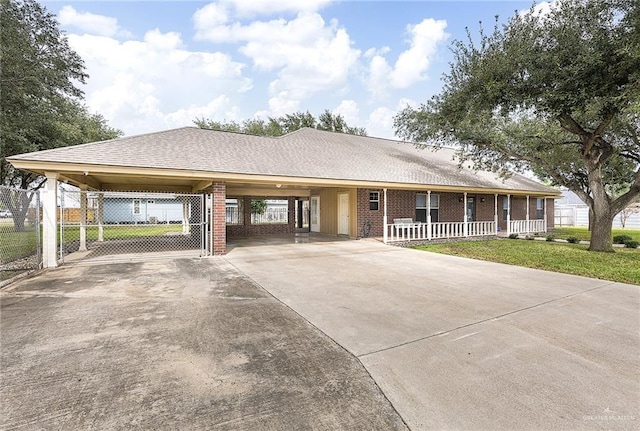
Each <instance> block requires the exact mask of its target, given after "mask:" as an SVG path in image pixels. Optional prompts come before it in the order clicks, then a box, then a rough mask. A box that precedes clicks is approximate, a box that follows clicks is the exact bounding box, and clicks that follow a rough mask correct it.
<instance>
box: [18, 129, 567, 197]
mask: <svg viewBox="0 0 640 431" xmlns="http://www.w3.org/2000/svg"><path fill="white" fill-rule="evenodd" d="M454 155H455V151H454V150H452V149H446V148H443V149H440V150H439V151H432V150H429V149H418V148H416V147H415V146H414V145H412V144H410V143H406V142H400V141H394V140H388V139H380V138H372V137H364V136H355V135H347V134H341V133H332V132H324V131H320V130H316V129H311V128H305V129H301V130H298V131H296V132H293V133H290V134H288V135H285V136H281V137H276V138H273V137H262V136H253V135H246V134H240V133H230V132H220V131H214V130H204V129H199V128H196V127H183V128H179V129H173V130H167V131H162V132H156V133H149V134H144V135H137V136H131V137H124V138H119V139H113V140H109V141H103V142H94V143H89V144H83V145H77V146H71V147H63V148H56V149H52V150H46V151H39V152H34V153H27V154H21V155H17V156H13V157H11V158H9V160H22V161H41V162H57V163H81V164H89V165H107V166H123V167H140V168H161V169H172V170H189V171H202V172H211V173H237V174H257V175H277V176H286V177H297V178H314V179H335V180H355V181H367V182H385V183H399V184H419V185H433V186H437V185H442V186H461V187H474V188H488V189H512V190H521V191H535V192H546V193H551V194H554V193H557V192H556V191H555V190H553V189H551V188H549V187H546V186H544V185H542V184H540V183H538V182H536V181H533V180H531V179H528V178H526V177H524V176H521V175H514V176H512V177H511V178H509V179H506V180H502V179H500V178H497V177H496V175H495V174H493V173H491V172H484V171H479V172H477V171H474V170H472V169H468V168H462V169H461V168H459V167H458V163H457V161H456V160H454Z"/></svg>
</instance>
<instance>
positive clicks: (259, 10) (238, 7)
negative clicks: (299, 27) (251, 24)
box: [220, 0, 332, 17]
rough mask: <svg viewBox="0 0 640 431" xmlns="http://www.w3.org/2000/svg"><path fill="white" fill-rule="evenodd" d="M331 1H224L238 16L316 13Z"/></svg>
mask: <svg viewBox="0 0 640 431" xmlns="http://www.w3.org/2000/svg"><path fill="white" fill-rule="evenodd" d="M331 2H332V0H224V1H222V2H220V3H225V4H228V5H229V6H232V7H233V8H234V9H235V11H236V13H237V14H238V15H239V16H245V17H247V16H248V17H252V16H254V15H271V14H276V13H281V12H291V13H297V12H316V11H318V10H320V9H321V8H323V7H324V6H326V5H328V4H330V3H331Z"/></svg>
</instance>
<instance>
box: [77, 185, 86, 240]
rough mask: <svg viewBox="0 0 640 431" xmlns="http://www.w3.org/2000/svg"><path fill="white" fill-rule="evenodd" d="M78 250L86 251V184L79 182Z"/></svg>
mask: <svg viewBox="0 0 640 431" xmlns="http://www.w3.org/2000/svg"><path fill="white" fill-rule="evenodd" d="M78 251H87V186H86V184H80V247H78Z"/></svg>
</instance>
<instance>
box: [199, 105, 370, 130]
mask: <svg viewBox="0 0 640 431" xmlns="http://www.w3.org/2000/svg"><path fill="white" fill-rule="evenodd" d="M194 124H195V125H196V126H198V127H200V128H202V129H212V130H221V131H225V132H236V133H246V134H249V135H260V136H282V135H286V134H287V133H291V132H294V131H296V130H298V129H302V128H303V127H312V128H314V129H318V130H327V131H330V132H338V133H348V134H351V135H360V136H366V135H367V131H366V129H364V128H363V127H351V126H349V125H347V123H346V121H345V120H344V118H343V117H342V115H339V114H338V115H335V114H332V113H331V112H330V111H329V110H325V111H324V112H323V113H322V114H320V116H319V117H318V119H317V120H316V118H315V117H314V116H313V115H312V114H311V113H309V111H307V112H295V113H293V114H286V115H283V116H281V117H277V118H272V117H269V119H268V120H267V121H265V120H261V119H251V120H245V121H244V122H242V123H241V124H240V123H237V122H235V121H229V122H219V121H214V120H209V119H205V118H196V119H195V120H194Z"/></svg>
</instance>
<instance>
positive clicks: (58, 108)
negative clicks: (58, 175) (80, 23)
mask: <svg viewBox="0 0 640 431" xmlns="http://www.w3.org/2000/svg"><path fill="white" fill-rule="evenodd" d="M0 25H1V32H0V61H1V64H2V67H1V68H0V185H3V186H12V187H17V188H21V189H31V190H34V189H38V188H39V187H40V186H41V185H42V183H43V179H42V178H39V177H38V176H37V175H35V174H33V173H31V172H26V171H21V170H17V169H14V168H13V167H12V166H11V165H10V164H9V163H8V162H7V161H6V158H7V157H9V156H12V155H15V154H20V153H26V152H30V151H39V150H46V149H50V148H57V147H64V146H69V145H77V144H81V143H84V142H92V141H100V140H105V139H111V138H115V137H118V136H120V135H121V134H122V132H121V131H120V130H116V129H113V128H111V127H109V126H108V125H107V123H106V121H105V119H104V118H103V117H102V116H101V115H99V114H94V113H90V112H89V111H88V110H87V109H86V108H85V107H84V106H83V105H82V103H81V100H82V97H83V93H82V90H81V89H80V88H79V87H78V85H80V84H84V83H85V80H86V79H87V78H88V75H87V74H86V72H85V69H84V62H83V61H82V59H81V58H80V56H78V54H77V53H75V52H74V51H73V50H72V49H71V48H70V47H69V44H68V42H67V38H66V36H65V35H64V33H63V32H62V31H61V30H60V29H59V24H58V22H57V21H56V19H55V16H54V15H53V14H51V13H49V12H48V11H47V10H46V8H44V7H43V6H41V5H40V4H39V3H38V2H37V1H35V0H0ZM1 192H2V194H1V195H0V198H1V199H0V200H1V201H2V205H3V207H7V208H8V209H9V210H10V211H11V213H12V214H13V218H14V224H15V227H16V229H18V230H21V229H23V228H24V218H25V214H26V212H27V209H28V206H29V203H30V199H31V198H32V197H33V194H25V193H15V192H13V191H11V190H10V189H8V188H2V189H1Z"/></svg>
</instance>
